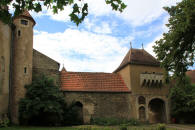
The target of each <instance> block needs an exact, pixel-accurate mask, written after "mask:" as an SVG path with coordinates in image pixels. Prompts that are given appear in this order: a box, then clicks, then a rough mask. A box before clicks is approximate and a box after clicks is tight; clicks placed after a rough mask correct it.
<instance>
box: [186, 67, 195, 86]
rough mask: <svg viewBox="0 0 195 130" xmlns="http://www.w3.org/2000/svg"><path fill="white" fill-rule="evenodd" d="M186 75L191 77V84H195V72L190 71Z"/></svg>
mask: <svg viewBox="0 0 195 130" xmlns="http://www.w3.org/2000/svg"><path fill="white" fill-rule="evenodd" d="M186 75H187V76H188V77H190V79H191V82H192V83H193V84H195V70H189V71H187V72H186Z"/></svg>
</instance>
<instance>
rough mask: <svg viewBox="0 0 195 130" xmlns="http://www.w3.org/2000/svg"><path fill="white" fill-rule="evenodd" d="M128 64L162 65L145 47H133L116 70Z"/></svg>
mask: <svg viewBox="0 0 195 130" xmlns="http://www.w3.org/2000/svg"><path fill="white" fill-rule="evenodd" d="M128 64H134V65H147V66H160V62H159V61H157V60H156V59H155V58H154V57H153V56H152V55H151V54H149V53H148V52H147V51H145V50H144V49H134V48H131V49H130V50H129V51H128V53H127V54H126V56H125V58H124V59H123V61H122V62H121V64H120V65H119V67H118V68H117V69H116V70H115V71H114V72H118V71H120V70H121V69H122V68H124V67H125V66H126V65H128Z"/></svg>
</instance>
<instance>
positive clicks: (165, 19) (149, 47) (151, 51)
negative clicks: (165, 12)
mask: <svg viewBox="0 0 195 130" xmlns="http://www.w3.org/2000/svg"><path fill="white" fill-rule="evenodd" d="M168 18H169V16H166V17H165V18H164V20H163V24H162V26H161V27H160V28H161V30H163V32H164V33H166V32H168V28H167V27H166V26H165V24H167V23H168ZM154 30H155V29H154ZM161 38H163V35H162V34H160V35H158V36H157V37H155V38H154V39H153V41H152V42H150V43H148V44H146V46H145V47H144V48H145V50H146V51H148V52H149V53H150V54H151V55H153V56H154V57H156V54H155V53H154V51H153V46H154V45H155V42H156V41H157V40H160V39H161Z"/></svg>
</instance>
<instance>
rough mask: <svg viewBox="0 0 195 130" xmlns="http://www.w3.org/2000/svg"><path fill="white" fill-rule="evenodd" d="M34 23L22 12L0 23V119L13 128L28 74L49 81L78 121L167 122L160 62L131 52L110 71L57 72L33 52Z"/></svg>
mask: <svg viewBox="0 0 195 130" xmlns="http://www.w3.org/2000/svg"><path fill="white" fill-rule="evenodd" d="M35 24H36V23H35V21H34V19H33V18H32V16H31V15H30V14H29V13H28V12H27V11H24V12H23V13H22V14H21V15H19V16H17V17H15V18H14V20H13V25H12V26H9V25H6V24H4V23H2V22H1V21H0V106H1V107H0V118H1V117H2V116H3V115H5V114H7V113H9V115H10V117H11V120H12V122H13V123H16V124H18V102H19V100H20V99H21V98H23V97H24V95H25V88H24V86H25V85H27V84H30V83H31V82H32V75H35V74H45V75H47V76H50V77H52V78H54V80H55V83H56V84H57V85H59V86H60V87H59V88H60V89H61V91H63V92H64V98H65V99H66V101H67V103H71V102H73V101H74V102H76V105H77V106H78V108H79V110H80V118H81V120H82V121H83V122H84V123H85V124H87V123H90V120H91V119H93V118H99V117H100V118H102V117H103V118H118V119H120V118H123V119H131V118H134V119H138V120H140V121H148V122H150V123H157V122H169V120H170V119H169V118H170V116H169V115H170V113H169V106H170V104H169V99H168V92H169V86H167V85H166V84H165V81H164V73H165V71H164V70H163V69H162V68H161V67H160V63H159V62H158V61H157V60H156V59H155V58H154V57H153V56H152V55H150V54H149V53H148V52H146V51H145V50H144V49H133V48H130V50H129V51H128V53H127V55H126V56H125V57H124V59H123V61H122V62H121V64H120V65H119V67H118V68H117V69H116V70H115V71H114V72H113V73H99V72H69V71H67V70H66V69H65V68H63V69H62V70H61V71H59V67H60V64H59V63H58V62H56V61H55V60H53V59H51V58H49V57H47V56H46V55H44V54H42V53H41V52H38V51H37V50H34V49H33V27H34V26H35Z"/></svg>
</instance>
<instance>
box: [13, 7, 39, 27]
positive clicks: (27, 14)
mask: <svg viewBox="0 0 195 130" xmlns="http://www.w3.org/2000/svg"><path fill="white" fill-rule="evenodd" d="M21 17H24V18H27V19H29V20H31V21H32V22H33V25H35V24H36V22H35V20H34V19H33V17H32V16H31V15H30V13H29V12H28V11H27V10H24V11H23V12H22V14H20V15H19V16H16V17H15V18H14V19H17V18H21Z"/></svg>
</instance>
